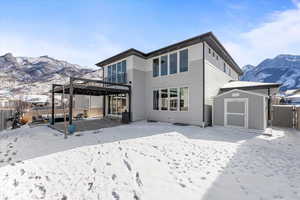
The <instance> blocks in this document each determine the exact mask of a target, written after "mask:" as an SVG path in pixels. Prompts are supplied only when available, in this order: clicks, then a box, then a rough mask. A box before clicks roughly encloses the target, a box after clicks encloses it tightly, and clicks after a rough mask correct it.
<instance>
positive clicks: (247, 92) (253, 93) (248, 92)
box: [214, 89, 269, 98]
mask: <svg viewBox="0 0 300 200" xmlns="http://www.w3.org/2000/svg"><path fill="white" fill-rule="evenodd" d="M234 92H241V93H246V94H251V95H256V96H261V97H265V98H269V97H268V95H265V94H261V93H257V92H250V91H246V90H239V89H233V90H230V91H227V92H223V93H222V94H219V95H217V96H215V97H214V98H218V97H221V96H223V95H226V94H230V93H234Z"/></svg>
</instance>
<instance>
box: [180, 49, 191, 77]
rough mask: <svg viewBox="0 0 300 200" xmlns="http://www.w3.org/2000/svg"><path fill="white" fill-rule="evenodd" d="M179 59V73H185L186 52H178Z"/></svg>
mask: <svg viewBox="0 0 300 200" xmlns="http://www.w3.org/2000/svg"><path fill="white" fill-rule="evenodd" d="M179 58H180V65H179V71H180V72H186V71H188V63H189V61H188V50H187V49H185V50H182V51H180V52H179Z"/></svg>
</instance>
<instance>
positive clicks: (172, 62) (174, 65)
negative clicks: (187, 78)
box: [170, 53, 177, 74]
mask: <svg viewBox="0 0 300 200" xmlns="http://www.w3.org/2000/svg"><path fill="white" fill-rule="evenodd" d="M176 73H177V53H173V54H170V74H176Z"/></svg>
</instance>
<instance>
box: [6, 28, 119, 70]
mask: <svg viewBox="0 0 300 200" xmlns="http://www.w3.org/2000/svg"><path fill="white" fill-rule="evenodd" d="M86 41H87V42H86V43H85V45H81V46H79V45H78V44H76V43H71V42H66V41H57V40H54V39H49V38H47V39H38V38H33V37H30V36H27V35H26V34H21V33H7V32H6V33H4V32H2V33H0V55H3V54H5V53H8V52H11V53H13V55H15V56H31V57H36V56H42V55H48V56H50V57H53V58H56V59H61V60H65V61H68V62H71V63H74V64H80V65H82V66H88V67H92V66H94V64H95V63H96V62H98V61H99V60H101V59H104V58H106V57H109V56H111V55H113V54H115V53H117V52H119V51H120V50H121V49H122V48H121V47H120V46H118V45H116V44H114V43H113V42H111V41H110V40H108V39H107V38H106V37H105V36H103V35H99V34H94V35H93V37H92V38H88V39H86Z"/></svg>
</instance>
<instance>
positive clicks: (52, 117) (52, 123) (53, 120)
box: [51, 84, 55, 125]
mask: <svg viewBox="0 0 300 200" xmlns="http://www.w3.org/2000/svg"><path fill="white" fill-rule="evenodd" d="M54 89H55V85H54V84H52V111H51V119H52V121H51V125H54V123H55V118H54V104H55V102H54V101H55V100H54V94H55V92H54Z"/></svg>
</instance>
